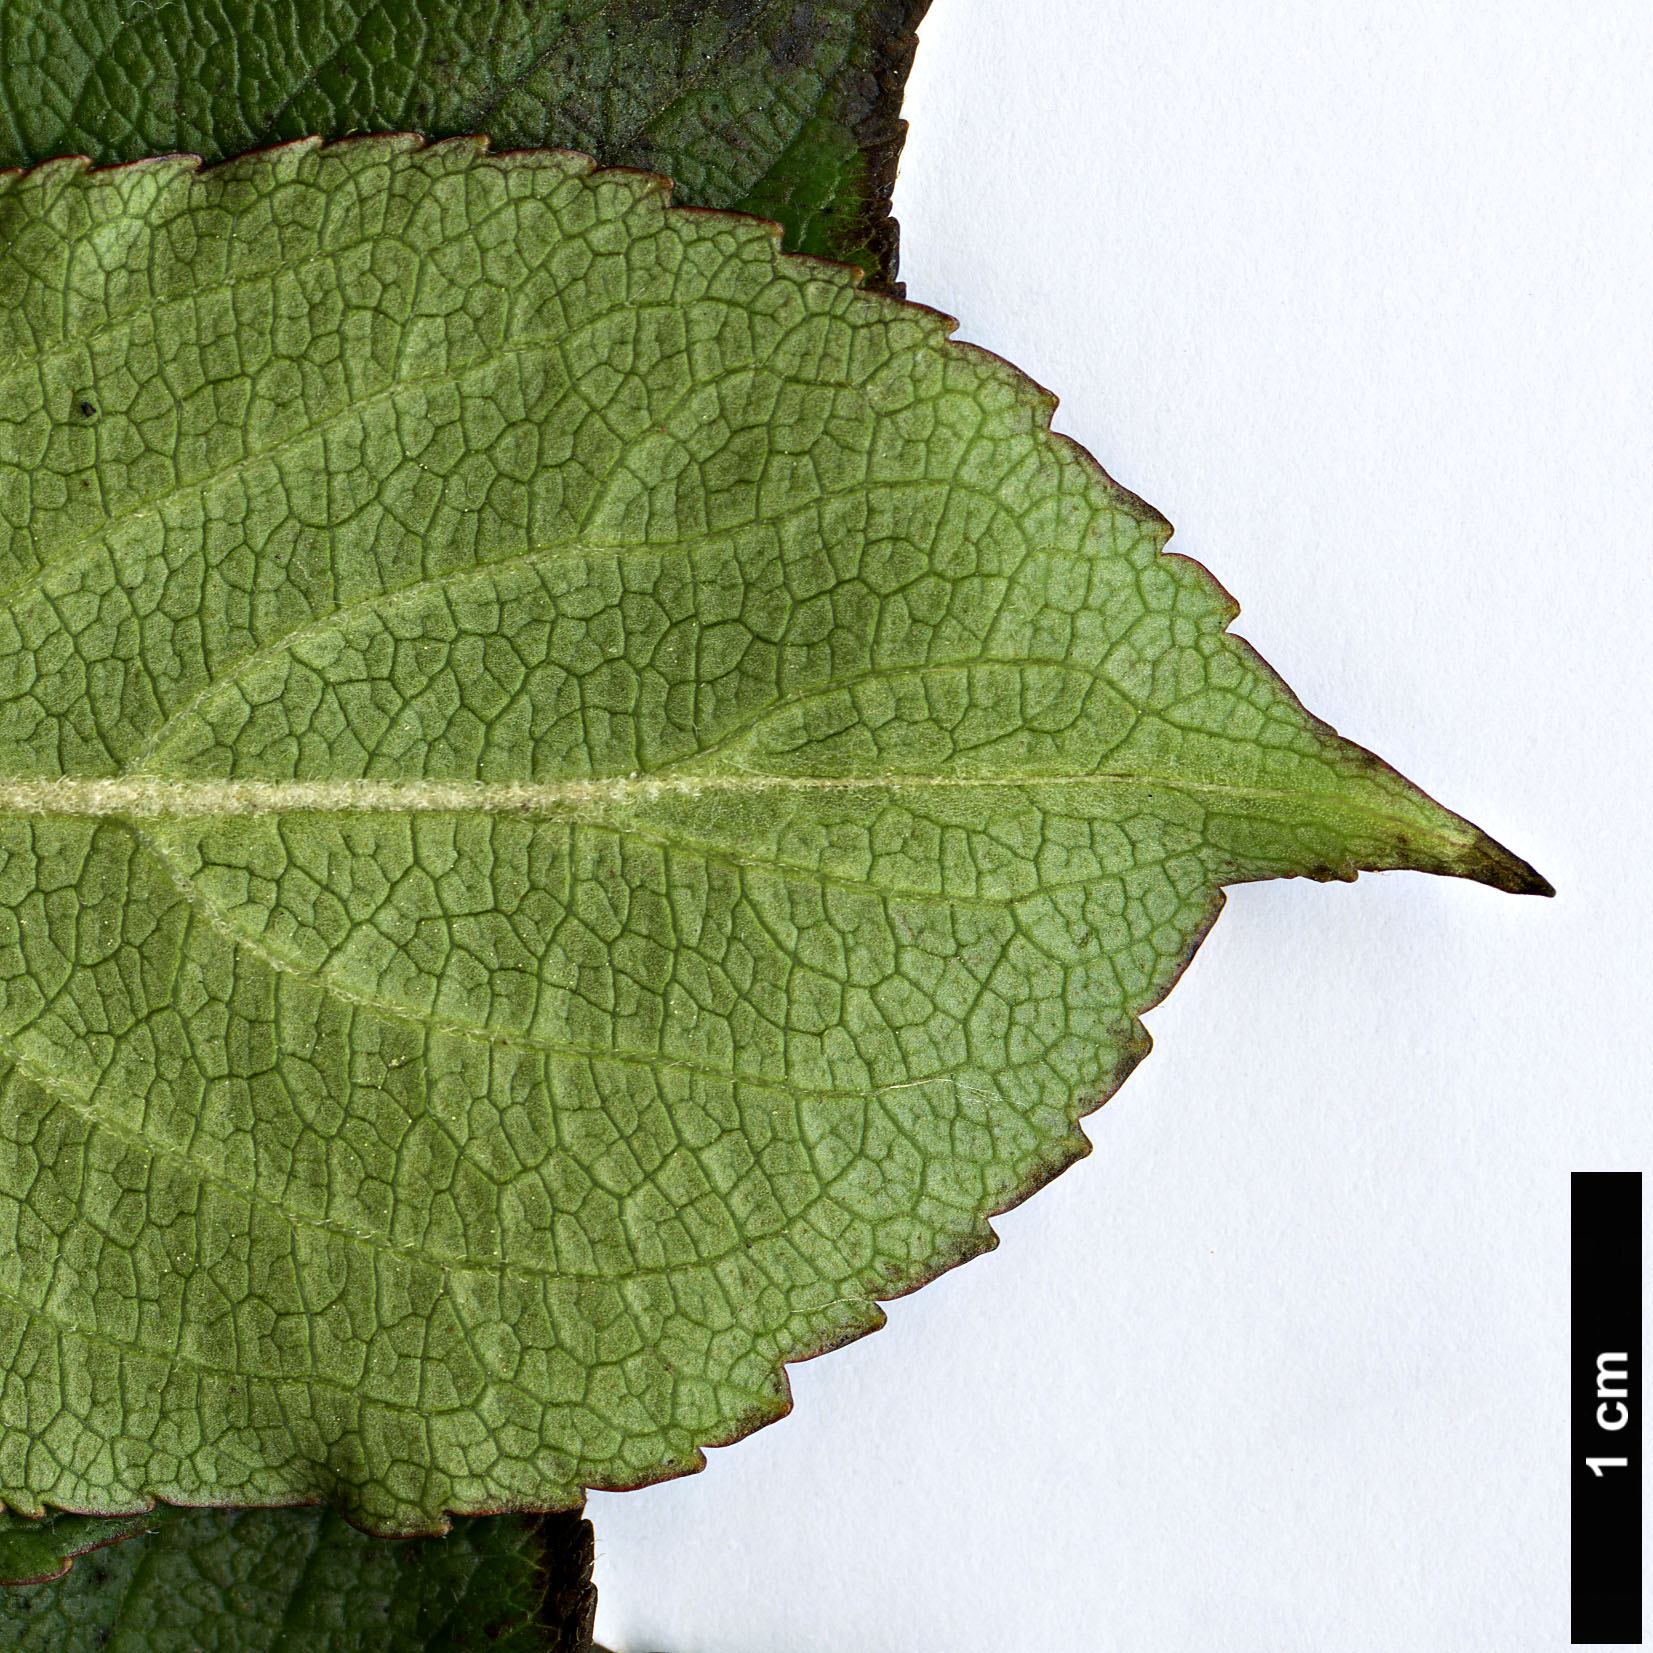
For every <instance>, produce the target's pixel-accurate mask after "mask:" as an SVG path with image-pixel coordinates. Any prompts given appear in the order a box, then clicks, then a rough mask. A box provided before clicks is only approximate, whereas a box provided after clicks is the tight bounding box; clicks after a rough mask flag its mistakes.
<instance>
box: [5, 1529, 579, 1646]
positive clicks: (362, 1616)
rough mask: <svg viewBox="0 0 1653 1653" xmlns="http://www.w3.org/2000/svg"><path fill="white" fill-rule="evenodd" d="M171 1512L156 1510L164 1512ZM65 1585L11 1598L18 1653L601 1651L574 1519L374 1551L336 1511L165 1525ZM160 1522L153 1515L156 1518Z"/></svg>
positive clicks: (96, 1559)
mask: <svg viewBox="0 0 1653 1653" xmlns="http://www.w3.org/2000/svg"><path fill="white" fill-rule="evenodd" d="M160 1513H161V1512H159V1511H157V1515H159V1514H160ZM169 1513H170V1514H171V1516H172V1518H171V1519H170V1520H168V1521H166V1522H164V1524H158V1526H157V1530H155V1531H153V1532H151V1533H150V1535H149V1536H147V1537H140V1538H136V1539H134V1540H132V1541H130V1542H128V1543H123V1544H118V1545H116V1546H115V1547H114V1548H113V1549H106V1550H99V1551H98V1552H97V1553H96V1554H93V1555H87V1556H83V1557H82V1559H81V1560H79V1561H78V1562H76V1564H75V1566H74V1568H73V1570H72V1571H71V1572H70V1573H69V1574H68V1576H67V1577H65V1578H59V1579H54V1580H52V1581H51V1582H49V1583H44V1584H39V1585H35V1586H33V1587H30V1588H24V1589H18V1590H0V1645H3V1646H4V1647H6V1648H7V1649H8V1650H9V1653H589V1650H590V1648H591V1641H590V1628H591V1614H592V1609H593V1605H594V1603H595V1595H594V1593H593V1592H592V1591H591V1589H590V1585H589V1580H590V1572H591V1528H590V1526H589V1524H588V1523H586V1522H583V1521H580V1520H578V1519H577V1518H576V1517H575V1516H573V1515H572V1514H569V1515H567V1516H554V1517H550V1518H548V1519H546V1520H543V1521H536V1520H530V1519H526V1518H523V1517H520V1516H495V1517H484V1518H482V1519H480V1520H475V1521H461V1522H459V1523H458V1524H457V1525H456V1526H455V1527H454V1530H453V1531H452V1532H451V1533H450V1534H449V1535H448V1536H447V1537H446V1538H441V1539H427V1540H420V1539H414V1540H411V1541H409V1540H396V1539H373V1538H370V1537H369V1536H367V1535H366V1534H365V1533H360V1532H357V1531H356V1530H355V1529H354V1528H352V1527H351V1526H349V1525H348V1524H347V1523H346V1522H345V1521H344V1520H342V1519H341V1518H340V1517H339V1516H337V1515H335V1514H333V1513H331V1512H329V1511H324V1510H319V1509H308V1510H244V1511H229V1512H219V1511H216V1510H199V1511H187V1512H169ZM151 1523H152V1524H156V1523H155V1518H154V1517H151Z"/></svg>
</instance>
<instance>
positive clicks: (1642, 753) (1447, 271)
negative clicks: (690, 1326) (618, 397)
mask: <svg viewBox="0 0 1653 1653" xmlns="http://www.w3.org/2000/svg"><path fill="white" fill-rule="evenodd" d="M907 113H908V115H909V118H910V119H911V121H912V126H913V130H912V136H911V140H910V144H909V148H908V151H907V157H906V161H905V164H904V167H903V171H902V177H901V183H900V187H899V191H898V194H897V200H896V206H897V210H898V212H899V214H900V218H901V221H902V226H903V235H904V255H905V256H904V259H903V274H904V276H905V277H906V280H907V282H908V286H909V293H910V295H911V296H912V297H913V298H915V299H918V300H921V301H923V302H926V303H929V304H932V305H934V306H936V307H937V308H939V309H943V310H946V311H948V312H949V313H951V314H953V315H956V316H959V317H960V318H962V323H963V325H962V327H961V336H962V337H964V338H967V339H971V340H974V341H976V342H977V343H980V344H983V345H986V346H987V347H989V348H990V349H993V350H995V351H998V352H999V353H1001V354H1002V355H1005V356H1007V357H1009V358H1010V359H1012V360H1013V361H1015V362H1016V363H1018V364H1019V365H1020V366H1022V367H1023V368H1025V369H1026V370H1027V371H1028V372H1029V373H1031V374H1032V375H1033V376H1034V377H1035V378H1037V379H1038V380H1040V381H1041V382H1042V383H1044V384H1046V385H1048V386H1050V387H1051V388H1052V389H1054V390H1056V391H1057V392H1058V393H1059V394H1060V395H1061V396H1062V398H1063V405H1062V409H1061V411H1060V413H1059V414H1058V416H1057V423H1058V426H1059V428H1061V429H1063V430H1065V431H1067V432H1069V433H1071V434H1072V435H1074V436H1075V437H1077V438H1078V439H1079V440H1080V441H1081V442H1083V443H1084V444H1085V445H1086V446H1088V447H1089V448H1091V449H1092V450H1093V451H1094V452H1095V453H1096V454H1097V455H1098V456H1099V458H1101V460H1102V461H1103V463H1104V464H1105V465H1106V466H1107V468H1108V469H1109V470H1110V471H1111V472H1112V474H1113V475H1115V476H1116V477H1118V478H1119V479H1120V481H1122V482H1123V483H1125V484H1126V485H1127V486H1128V487H1130V488H1132V489H1134V490H1136V491H1137V492H1139V493H1141V494H1142V495H1143V496H1144V497H1145V498H1147V499H1149V500H1151V501H1153V502H1154V504H1156V505H1157V506H1159V507H1160V508H1161V509H1162V510H1163V511H1164V512H1165V513H1166V515H1167V516H1169V517H1170V519H1171V520H1172V521H1173V522H1174V523H1175V524H1176V525H1177V530H1178V532H1177V537H1176V540H1175V547H1176V548H1177V549H1179V550H1181V551H1183V552H1185V553H1187V554H1189V555H1191V556H1193V557H1196V558H1198V559H1199V560H1200V561H1201V562H1203V563H1205V564H1206V565H1207V566H1208V567H1209V568H1210V569H1211V570H1212V571H1213V572H1214V573H1215V574H1216V575H1217V577H1218V578H1219V579H1220V580H1222V582H1223V583H1224V584H1225V585H1226V586H1227V587H1228V588H1229V589H1230V590H1231V591H1232V592H1233V593H1234V594H1235V596H1236V597H1237V598H1238V599H1239V600H1240V601H1241V603H1242V604H1243V605H1244V609H1245V612H1244V614H1243V616H1242V617H1241V619H1240V621H1239V622H1238V624H1237V626H1236V628H1235V629H1236V630H1237V631H1239V632H1240V633H1241V634H1242V635H1244V636H1245V637H1247V638H1249V639H1250V640H1251V641H1252V642H1253V643H1255V644H1256V645H1257V646H1258V648H1259V649H1260V650H1261V651H1262V653H1263V654H1264V656H1265V657H1266V658H1267V659H1268V660H1270V661H1271V662H1272V663H1273V664H1274V665H1275V666H1276V667H1277V668H1278V669H1279V670H1280V671H1281V673H1282V674H1283V675H1284V676H1285V678H1286V679H1287V681H1288V682H1290V683H1291V684H1292V685H1293V687H1294V688H1295V689H1296V690H1297V691H1298V693H1299V694H1300V695H1301V696H1302V697H1303V699H1304V700H1305V702H1306V703H1307V704H1308V705H1309V706H1310V707H1311V708H1312V709H1314V710H1315V711H1317V712H1319V713H1320V714H1321V715H1322V716H1324V717H1326V718H1327V719H1328V720H1330V721H1331V722H1332V723H1334V724H1335V725H1336V726H1337V727H1338V728H1339V729H1340V730H1341V731H1342V732H1343V733H1345V734H1347V735H1349V736H1351V737H1352V738H1354V739H1356V740H1359V741H1361V742H1363V743H1364V744H1367V745H1370V746H1372V747H1374V748H1376V749H1377V750H1378V751H1380V752H1381V753H1382V754H1383V755H1384V756H1386V757H1387V758H1388V759H1389V760H1390V761H1391V762H1393V763H1394V764H1396V765H1397V767H1399V768H1400V769H1402V770H1403V771H1404V772H1405V773H1407V774H1408V775H1410V776H1411V777H1412V778H1413V779H1415V780H1416V781H1418V782H1419V783H1420V784H1421V785H1423V786H1424V787H1425V788H1426V789H1428V790H1429V791H1431V792H1433V793H1434V794H1435V795H1436V796H1437V797H1439V798H1440V799H1441V800H1442V801H1443V802H1445V803H1446V804H1448V805H1449V806H1451V807H1453V808H1455V809H1458V810H1460V811H1462V812H1464V813H1466V814H1468V815H1469V816H1470V817H1471V818H1472V819H1474V820H1476V821H1477V822H1479V823H1480V824H1481V825H1483V826H1484V827H1486V828H1487V830H1489V831H1490V832H1491V833H1492V834H1493V835H1494V836H1495V837H1497V838H1499V839H1501V840H1503V841H1504V842H1506V843H1507V844H1509V846H1510V847H1511V848H1513V849H1514V850H1516V851H1517V853H1519V854H1522V855H1524V856H1526V857H1527V858H1528V859H1530V860H1531V861H1533V862H1534V863H1535V864H1536V865H1537V866H1538V867H1539V869H1540V870H1541V871H1543V872H1544V873H1545V874H1547V875H1548V877H1549V878H1550V879H1551V880H1552V881H1553V882H1554V884H1555V885H1556V886H1557V888H1558V890H1559V891H1560V895H1559V897H1558V898H1557V899H1556V900H1555V901H1553V902H1546V901H1541V900H1535V899H1530V898H1528V899H1517V898H1515V897H1511V896H1506V895H1499V894H1496V893H1494V892H1492V891H1488V890H1485V889H1481V888H1478V887H1474V886H1471V885H1468V884H1463V883H1460V882H1457V881H1449V880H1444V879H1430V878H1424V877H1421V876H1417V875H1412V874H1391V875H1388V876H1384V877H1366V878H1363V879H1361V881H1360V882H1359V883H1358V884H1357V885H1354V886H1342V885H1330V886H1322V885H1315V884H1308V883H1276V884H1270V885H1260V886H1253V887H1247V888H1242V889H1239V890H1236V891H1235V892H1233V894H1232V896H1231V898H1230V902H1229V908H1228V912H1227V914H1226V915H1225V916H1224V918H1223V919H1222V920H1221V921H1220V922H1219V923H1218V925H1217V928H1216V930H1215V932H1214V934H1213V935H1212V937H1211V939H1210V940H1209V941H1208V942H1207V943H1206V945H1205V947H1204V949H1203V951H1202V952H1201V953H1200V955H1199V957H1198V959H1197V960H1196V961H1195V963H1194V965H1193V967H1192V968H1191V969H1190V971H1189V973H1188V975H1187V976H1186V978H1185V979H1184V981H1183V983H1182V985H1181V986H1180V987H1179V988H1178V989H1177V991H1176V992H1175V993H1174V994H1173V995H1172V997H1171V998H1170V999H1169V1000H1168V1001H1167V1003H1166V1004H1165V1005H1164V1006H1163V1007H1162V1008H1161V1009H1159V1010H1157V1011H1156V1012H1154V1013H1153V1014H1152V1015H1151V1016H1150V1017H1149V1025H1150V1027H1151V1029H1152V1032H1153V1034H1154V1037H1155V1040H1156V1042H1157V1049H1156V1051H1155V1053H1154V1055H1153V1056H1151V1057H1150V1058H1149V1060H1148V1061H1147V1062H1146V1063H1145V1064H1144V1065H1143V1066H1142V1067H1141V1068H1140V1069H1139V1070H1138V1072H1137V1074H1136V1076H1135V1077H1134V1078H1132V1079H1131V1081H1130V1082H1129V1084H1128V1085H1126V1087H1125V1088H1124V1090H1123V1091H1121V1093H1120V1094H1119V1096H1118V1097H1117V1098H1116V1099H1115V1100H1114V1101H1113V1102H1112V1103H1110V1104H1109V1106H1108V1107H1107V1108H1105V1109H1104V1110H1103V1111H1102V1112H1101V1113H1100V1114H1098V1115H1096V1116H1095V1117H1094V1118H1093V1119H1092V1120H1091V1121H1090V1122H1089V1125H1088V1129H1089V1132H1090V1135H1091V1138H1092V1140H1093V1141H1094V1143H1095V1145H1096V1152H1095V1154H1094V1155H1093V1156H1092V1157H1091V1158H1090V1159H1088V1160H1086V1161H1085V1162H1083V1163H1082V1164H1080V1165H1079V1166H1077V1167H1076V1168H1074V1169H1073V1170H1072V1171H1070V1172H1068V1173H1067V1174H1066V1175H1065V1176H1064V1177H1062V1178H1061V1179H1060V1180H1059V1181H1058V1182H1056V1183H1055V1184H1054V1185H1053V1186H1052V1187H1051V1188H1050V1189H1048V1190H1047V1191H1046V1192H1044V1193H1042V1194H1040V1195H1039V1196H1038V1197H1037V1198H1036V1199H1034V1200H1032V1201H1031V1202H1030V1203H1029V1204H1027V1205H1026V1206H1024V1207H1022V1208H1021V1209H1020V1210H1018V1211H1016V1212H1014V1213H1012V1214H1010V1215H1008V1216H1006V1217H1005V1218H1002V1219H1001V1220H999V1222H998V1223H997V1224H996V1227H997V1229H998V1231H999V1233H1000V1235H1001V1237H1002V1242H1003V1243H1002V1245H1001V1247H1000V1249H999V1250H998V1251H997V1252H995V1253H993V1254H992V1255H991V1256H988V1257H985V1258H982V1259H980V1260H979V1261H976V1262H973V1263H971V1264H970V1265H968V1266H967V1267H965V1268H963V1269H960V1270H958V1271H957V1272H955V1273H953V1274H950V1275H948V1276H946V1277H945V1278H944V1279H942V1280H941V1281H939V1282H938V1283H936V1284H935V1285H933V1286H931V1287H929V1288H928V1289H926V1290H925V1291H924V1292H922V1293H920V1294H919V1295H917V1296H915V1297H913V1298H910V1299H907V1300H905V1301H903V1302H899V1303H896V1304H894V1305H892V1307H891V1312H890V1324H889V1326H888V1328H887V1329H886V1330H884V1331H882V1332H880V1333H879V1334H878V1335H876V1336H875V1337H872V1338H868V1339H866V1340H865V1341H863V1342H861V1343H859V1344H857V1345H855V1346H853V1347H851V1348H849V1349H847V1350H844V1351H842V1352H840V1353H837V1354H834V1355H832V1356H830V1357H827V1358H825V1359H823V1360H820V1361H817V1362H814V1363H812V1364H809V1365H805V1366H801V1367H795V1368H793V1373H792V1376H793V1384H794V1389H795V1392H796V1398H797V1408H796V1411H795V1412H794V1414H793V1416H792V1417H791V1418H789V1419H787V1420H786V1421H784V1422H782V1423H779V1424H777V1425H775V1426H774V1427H772V1428H770V1429H768V1430H765V1431H763V1432H762V1433H760V1434H758V1435H756V1436H754V1437H752V1438H751V1439H749V1440H747V1441H744V1442H742V1443H740V1444H738V1445H736V1446H734V1447H731V1448H728V1449H726V1450H723V1451H719V1452H714V1453H712V1454H711V1463H710V1467H709V1468H708V1469H707V1470H706V1472H705V1473H704V1474H703V1475H700V1476H697V1477H694V1478H691V1479H688V1480H683V1481H678V1482H675V1483H672V1484H669V1485H666V1486H662V1487H658V1488H654V1489H651V1490H649V1491H646V1492H640V1493H629V1494H625V1495H622V1496H601V1497H596V1498H594V1499H593V1500H592V1504H591V1515H592V1518H593V1520H594V1521H595V1523H596V1528H597V1535H598V1554H599V1562H598V1573H597V1576H598V1584H599V1587H600V1589H601V1592H602V1605H601V1610H600V1613H599V1618H598V1632H599V1639H600V1640H602V1641H605V1642H607V1643H608V1644H609V1645H610V1646H611V1647H613V1648H614V1649H616V1650H618V1653H653V1650H655V1649H660V1650H663V1653H988V1650H992V1653H1024V1650H1025V1653H1035V1650H1037V1653H1070V1650H1072V1653H1111V1650H1120V1653H1180V1650H1183V1649H1189V1650H1200V1653H1206V1650H1212V1649H1222V1650H1223V1653H1246V1650H1251V1649H1257V1650H1260V1653H1261V1650H1268V1653H1294V1650H1297V1649H1305V1650H1308V1649H1313V1650H1315V1653H1322V1650H1333V1649H1335V1650H1354V1649H1397V1650H1399V1649H1405V1650H1408V1653H1410V1650H1413V1649H1425V1650H1427V1649H1443V1650H1450V1653H1470V1650H1477V1649H1488V1650H1493V1649H1496V1650H1498V1653H1510V1650H1515V1653H1524V1650H1527V1649H1533V1650H1537V1649H1546V1648H1561V1647H1564V1646H1565V1645H1566V1642H1567V1634H1568V1628H1567V1617H1566V1602H1567V1545H1568V1526H1567V1463H1568V1460H1567V1452H1568V1435H1567V1415H1566V1388H1565V1379H1566V1372H1565V1366H1564V1362H1565V1358H1566V1352H1567V1327H1568V1322H1567V1221H1568V1173H1569V1172H1570V1171H1572V1170H1574V1169H1615V1168H1616V1169H1641V1168H1643V1167H1647V1166H1648V1164H1649V1154H1648V1149H1649V1145H1650V1139H1653V1131H1650V1127H1649V1123H1648V1121H1649V1103H1650V1101H1653V1085H1650V1079H1649V1046H1650V1043H1653V1039H1650V1033H1653V1013H1650V1010H1649V1000H1650V997H1653V994H1650V989H1653V968H1650V959H1649V939H1648V938H1649V926H1648V916H1649V900H1648V893H1647V892H1648V874H1647V872H1646V871H1645V868H1646V864H1647V857H1648V848H1647V838H1648V835H1649V823H1650V819H1653V784H1650V782H1649V778H1648V765H1647V753H1648V738H1647V735H1648V730H1649V727H1650V721H1649V711H1650V707H1649V699H1650V690H1653V669H1650V666H1649V656H1648V648H1647V641H1646V639H1647V635H1648V627H1649V624H1650V622H1653V604H1650V601H1649V599H1650V595H1653V593H1650V585H1653V581H1650V577H1649V564H1650V549H1653V547H1650V527H1653V417H1650V413H1653V405H1650V404H1653V359H1650V358H1653V349H1650V343H1653V339H1650V334H1653V328H1650V315H1653V141H1650V140H1653V8H1649V7H1647V6H1646V5H1644V4H1634V5H1631V4H1614V3H1611V0H1594V3H1590V4H1586V3H1584V0H1543V3H1537V0H1501V3H1500V4H1497V5H1493V4H1489V3H1488V0H1434V3H1417V4H1408V3H1406V0H1387V3H1382V4H1374V3H1369V0H1337V3H1335V4H1327V3H1325V0H1316V3H1314V4H1307V3H1294V0H1268V3H1262V0H1221V3H1219V0H1152V3H1150V0H1016V3H1014V4H1008V3H1003V0H935V6H934V9H933V11H932V13H931V15H930V18H929V20H928V21H927V22H926V24H925V25H924V28H923V40H922V45H921V47H920V50H919V56H918V66H917V70H916V72H915V74H914V77H913V81H912V86H911V91H910V96H909V100H908V108H907ZM1649 1168H1653V1167H1649Z"/></svg>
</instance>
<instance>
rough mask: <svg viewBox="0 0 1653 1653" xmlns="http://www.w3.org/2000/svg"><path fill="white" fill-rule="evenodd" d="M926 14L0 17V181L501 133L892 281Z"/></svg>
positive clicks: (27, 4) (684, 7) (107, 4)
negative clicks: (376, 137) (673, 193)
mask: <svg viewBox="0 0 1653 1653" xmlns="http://www.w3.org/2000/svg"><path fill="white" fill-rule="evenodd" d="M928 9H929V0H806V3H799V0H559V3H549V0H0V93H3V94H4V96H3V97H0V111H3V118H0V167H5V166H33V165H35V164H36V163H37V162H40V161H44V160H48V159H50V158H52V157H53V156H59V155H80V154H84V155H87V156H89V157H90V158H91V159H92V160H93V161H94V162H97V163H99V164H107V163H111V162H122V161H136V160H141V159H143V158H144V157H145V156H150V155H158V154H166V153H169V152H187V153H191V154H198V155H201V156H203V157H205V158H206V159H207V160H209V161H218V160H223V159H225V158H227V157H229V156H231V155H238V154H241V153H242V152H243V151H245V150H249V149H255V148H260V147H263V146H265V145H269V144H274V143H280V142H283V141H285V140H288V139H296V138H306V137H310V136H312V135H320V136H321V137H324V138H337V137H343V136H345V135H346V134H349V133H357V132H384V131H395V132H400V131H410V132H419V133H422V134H424V135H425V136H426V137H452V136H455V135H458V134H461V133H471V132H483V133H486V134H488V135H489V136H490V137H491V138H492V139H493V142H494V147H495V148H497V149H518V148H525V147H532V146H539V145H545V146H549V147H552V148H564V149H574V150H579V151H582V152H585V153H590V154H594V155H596V156H597V157H599V159H601V160H602V161H603V162H604V163H605V164H607V165H614V166H634V167H642V168H644V169H646V170H648V171H651V172H659V173H663V174H665V175H667V176H669V177H671V178H673V179H675V180H676V182H677V199H678V201H679V203H680V204H684V205H691V206H700V207H738V208H739V209H740V210H742V211H745V212H754V213H759V214H761V215H763V216H764V217H767V218H773V219H775V220H776V221H777V222H779V223H780V224H781V225H782V226H783V227H784V228H785V231H786V245H787V248H788V250H789V251H793V252H803V253H810V254H813V255H815V256H817V257H821V258H832V259H838V260H840V261H842V262H844V263H849V264H856V265H859V266H860V267H861V268H862V269H863V270H865V271H866V272H867V274H868V276H869V277H870V278H871V279H872V280H873V281H874V283H875V284H878V285H888V284H890V283H892V282H893V281H894V279H895V269H896V226H895V220H894V219H893V218H891V217H890V215H889V202H890V191H891V188H892V187H893V185H894V182H895V168H896V161H897V159H898V157H899V155H900V152H901V143H902V139H903V138H904V136H905V134H906V127H905V125H904V124H903V123H902V121H901V120H900V118H899V116H900V109H901V93H902V88H903V87H904V86H905V84H906V79H907V71H908V69H909V68H910V67H911V65H912V57H913V49H914V46H915V45H916V43H917V36H916V34H915V30H916V29H917V27H918V24H919V21H920V19H921V18H922V17H923V15H924V13H925V12H926V11H927V10H928Z"/></svg>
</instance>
